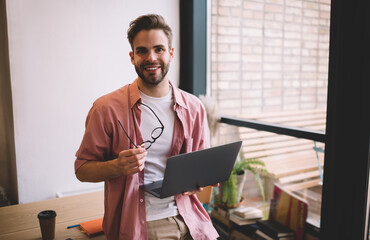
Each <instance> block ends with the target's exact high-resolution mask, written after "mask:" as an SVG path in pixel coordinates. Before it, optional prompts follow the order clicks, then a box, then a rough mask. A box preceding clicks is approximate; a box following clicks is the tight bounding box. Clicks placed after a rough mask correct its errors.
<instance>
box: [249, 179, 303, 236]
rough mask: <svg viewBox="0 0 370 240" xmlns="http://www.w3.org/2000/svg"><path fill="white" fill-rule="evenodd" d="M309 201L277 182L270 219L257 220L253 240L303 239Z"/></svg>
mask: <svg viewBox="0 0 370 240" xmlns="http://www.w3.org/2000/svg"><path fill="white" fill-rule="evenodd" d="M307 210H308V204H307V201H306V200H304V199H302V198H300V197H298V196H297V195H295V194H293V193H291V192H289V191H287V190H286V189H284V188H282V187H281V186H280V185H278V184H275V186H274V191H273V198H272V200H271V204H270V210H269V218H268V220H259V221H257V226H258V230H257V231H256V233H255V235H254V237H253V240H283V239H284V240H303V237H304V228H305V223H306V219H307Z"/></svg>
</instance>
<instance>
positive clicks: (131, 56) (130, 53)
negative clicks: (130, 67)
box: [129, 51, 135, 64]
mask: <svg viewBox="0 0 370 240" xmlns="http://www.w3.org/2000/svg"><path fill="white" fill-rule="evenodd" d="M129 55H130V58H131V63H132V64H135V61H134V52H132V51H131V52H129Z"/></svg>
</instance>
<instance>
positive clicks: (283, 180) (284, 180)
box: [279, 170, 320, 184]
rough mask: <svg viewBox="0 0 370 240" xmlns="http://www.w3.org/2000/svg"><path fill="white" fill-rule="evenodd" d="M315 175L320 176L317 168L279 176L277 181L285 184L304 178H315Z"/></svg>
mask: <svg viewBox="0 0 370 240" xmlns="http://www.w3.org/2000/svg"><path fill="white" fill-rule="evenodd" d="M317 177H320V173H319V171H318V170H315V171H309V172H304V173H299V174H295V175H291V176H287V177H281V178H279V182H280V183H282V184H286V183H291V182H297V181H302V180H305V179H310V178H317Z"/></svg>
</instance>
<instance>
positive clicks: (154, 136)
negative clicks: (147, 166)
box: [118, 103, 164, 150]
mask: <svg viewBox="0 0 370 240" xmlns="http://www.w3.org/2000/svg"><path fill="white" fill-rule="evenodd" d="M140 104H141V105H143V106H145V107H147V108H149V110H150V111H152V113H153V114H154V116H155V117H156V118H157V119H158V122H159V123H160V124H161V126H160V127H156V128H154V130H153V131H152V134H151V137H152V140H147V141H145V142H143V143H141V144H139V146H143V145H144V148H145V150H148V149H149V148H150V147H151V146H152V144H153V143H155V141H156V140H157V139H158V138H159V137H160V136H161V135H162V133H163V131H164V126H163V123H162V122H161V120H160V119H159V117H158V116H157V114H155V112H154V111H153V109H151V108H150V107H149V106H148V105H146V104H144V103H140ZM118 123H119V125H121V128H122V129H123V131H124V132H125V134H126V136H127V137H128V139H130V142H131V143H132V145H134V146H135V147H136V148H138V146H137V145H136V144H135V143H134V141H132V139H131V138H130V137H129V135H128V133H127V132H126V130H125V128H124V127H123V125H122V123H121V121H120V120H118Z"/></svg>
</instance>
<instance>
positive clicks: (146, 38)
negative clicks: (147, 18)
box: [130, 29, 174, 85]
mask: <svg viewBox="0 0 370 240" xmlns="http://www.w3.org/2000/svg"><path fill="white" fill-rule="evenodd" d="M133 48H134V49H133V52H130V57H131V63H132V64H133V65H134V66H135V70H136V73H137V74H138V75H139V77H140V78H141V79H142V80H143V82H144V83H147V84H151V85H158V84H159V83H160V82H162V81H163V80H164V79H167V73H168V70H169V66H170V62H171V61H172V59H173V51H174V50H173V48H171V49H169V48H168V39H167V37H166V35H165V34H164V32H163V31H162V30H159V29H152V30H148V31H147V30H142V31H140V32H139V33H138V34H137V35H136V36H135V38H134V41H133Z"/></svg>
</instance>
